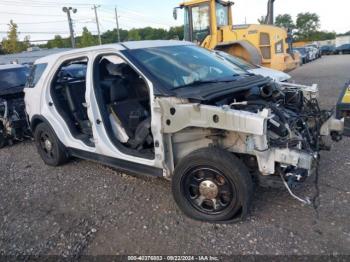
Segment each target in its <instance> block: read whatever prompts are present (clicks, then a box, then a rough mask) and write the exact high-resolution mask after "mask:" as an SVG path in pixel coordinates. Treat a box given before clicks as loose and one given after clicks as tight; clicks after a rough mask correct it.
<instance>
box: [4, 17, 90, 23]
mask: <svg viewBox="0 0 350 262" xmlns="http://www.w3.org/2000/svg"><path fill="white" fill-rule="evenodd" d="M86 20H87V19H75V20H74V22H75V23H76V22H82V23H84V22H85V23H87V22H89V21H86ZM89 20H90V18H89ZM63 22H64V23H66V22H67V20H56V21H41V22H16V24H17V25H36V24H38V25H40V24H54V23H63ZM0 25H8V23H0Z"/></svg>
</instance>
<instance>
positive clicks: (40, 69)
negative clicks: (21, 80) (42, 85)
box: [26, 64, 47, 88]
mask: <svg viewBox="0 0 350 262" xmlns="http://www.w3.org/2000/svg"><path fill="white" fill-rule="evenodd" d="M46 67H47V64H36V65H34V66H33V67H32V70H31V72H30V75H29V77H28V82H27V85H26V87H29V88H33V87H35V85H36V84H37V83H38V82H39V80H40V78H41V76H42V74H43V73H44V71H45V69H46Z"/></svg>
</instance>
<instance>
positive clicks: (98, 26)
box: [92, 5, 102, 45]
mask: <svg viewBox="0 0 350 262" xmlns="http://www.w3.org/2000/svg"><path fill="white" fill-rule="evenodd" d="M99 7H100V5H99V6H96V5H94V7H93V8H92V9H94V10H95V18H96V25H97V33H98V42H99V43H100V45H102V40H101V32H100V24H99V22H98V15H97V8H99Z"/></svg>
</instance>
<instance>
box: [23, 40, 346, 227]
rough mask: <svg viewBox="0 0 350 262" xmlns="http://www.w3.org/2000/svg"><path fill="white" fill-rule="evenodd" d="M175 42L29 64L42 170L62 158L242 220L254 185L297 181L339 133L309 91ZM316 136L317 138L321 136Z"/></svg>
mask: <svg viewBox="0 0 350 262" xmlns="http://www.w3.org/2000/svg"><path fill="white" fill-rule="evenodd" d="M236 69H237V67H233V66H232V64H230V63H229V62H227V61H224V60H223V59H221V58H220V57H217V56H216V55H213V54H212V52H210V51H208V50H205V49H202V48H200V47H197V46H195V45H193V44H192V43H187V42H179V41H141V42H126V43H123V44H113V45H104V46H97V47H91V48H86V49H76V50H73V51H69V52H65V53H60V54H55V55H52V56H48V57H45V58H41V59H39V60H37V61H36V62H35V65H34V67H33V71H32V74H31V76H32V77H31V79H30V81H29V82H30V83H29V85H28V88H26V89H25V94H26V96H25V101H26V109H27V113H28V115H29V119H30V125H31V129H32V131H33V133H34V138H35V141H36V145H37V148H38V152H39V154H40V155H41V157H42V159H43V160H44V162H45V163H46V164H48V165H52V166H58V165H61V164H63V163H65V162H66V161H67V160H68V158H69V157H70V156H74V157H80V158H83V159H88V160H93V161H98V162H101V163H104V164H107V165H110V166H113V167H116V168H118V169H120V170H122V171H125V172H129V173H137V174H144V175H150V176H158V177H165V178H168V179H171V180H172V190H173V194H174V198H175V201H176V203H177V204H178V205H179V207H180V208H181V209H182V210H183V211H184V213H186V214H187V215H188V216H190V217H192V218H194V219H199V220H204V221H212V222H218V221H222V222H227V221H232V220H234V219H239V218H244V217H245V215H246V214H247V212H248V210H249V206H250V202H251V197H252V190H253V186H252V177H253V176H255V177H256V178H257V180H261V179H260V178H265V179H262V180H264V181H266V179H269V178H271V181H274V180H275V179H276V178H277V179H280V181H281V182H283V183H282V185H283V184H284V185H286V186H287V187H288V190H290V188H291V187H292V186H294V185H296V184H299V183H301V182H303V181H304V180H305V179H306V178H307V177H308V176H309V175H310V174H311V170H313V167H314V166H315V165H316V163H317V161H315V160H316V158H317V156H318V151H319V150H320V149H321V147H322V146H323V143H322V139H321V136H320V134H323V135H327V134H328V133H329V132H330V131H331V130H334V131H335V132H341V131H342V121H341V120H335V119H332V118H331V114H330V112H328V111H321V110H320V109H319V108H318V104H317V100H316V97H317V88H316V87H314V86H313V87H302V86H297V85H292V86H279V85H277V84H276V83H274V82H271V79H269V78H264V77H262V76H256V75H252V74H250V73H248V72H246V71H244V70H236ZM321 126H322V128H321Z"/></svg>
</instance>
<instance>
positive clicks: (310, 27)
mask: <svg viewBox="0 0 350 262" xmlns="http://www.w3.org/2000/svg"><path fill="white" fill-rule="evenodd" d="M275 25H276V26H279V27H284V28H286V29H290V30H292V32H293V37H294V40H295V41H322V40H332V39H335V38H336V37H337V36H341V35H350V31H349V32H346V33H344V34H340V35H337V33H336V32H328V31H321V30H320V27H321V21H320V16H319V15H318V14H316V13H310V12H306V13H299V14H298V15H297V18H296V21H295V22H294V21H293V18H292V16H291V15H290V14H282V15H278V16H277V17H276V20H275Z"/></svg>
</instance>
